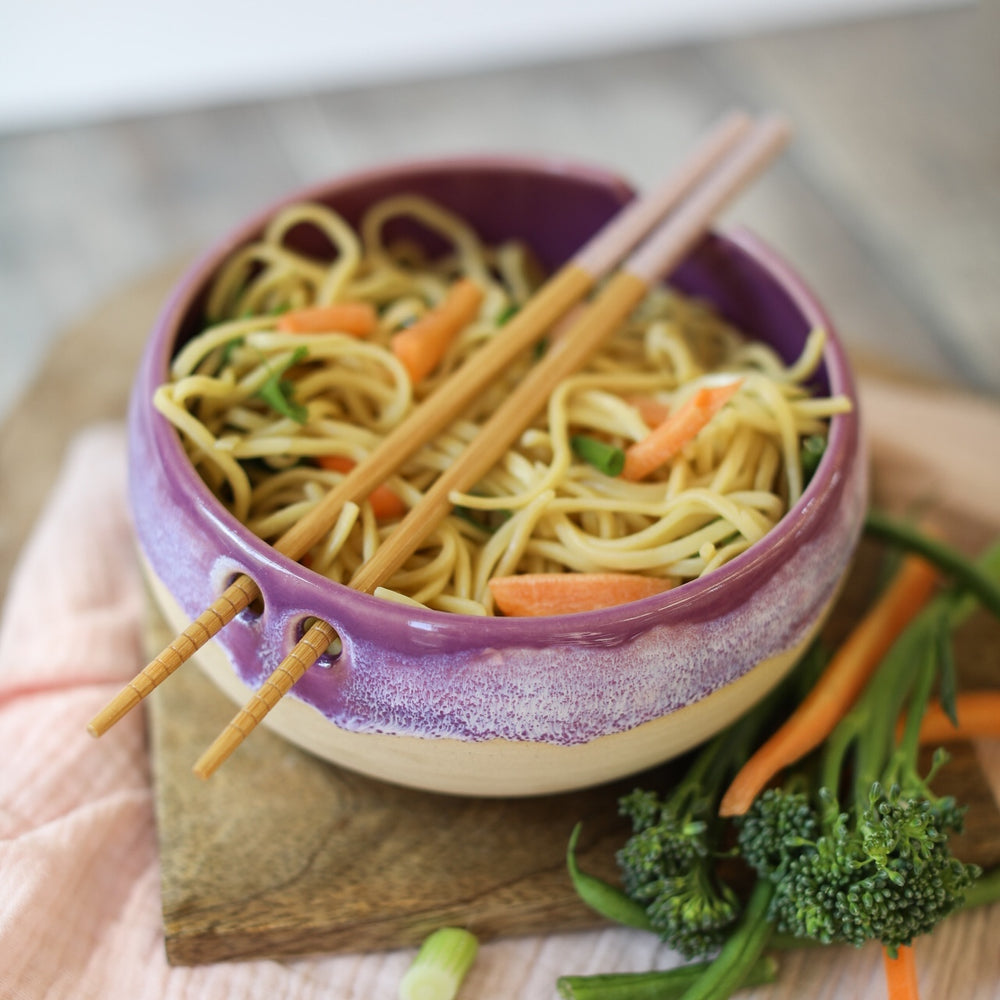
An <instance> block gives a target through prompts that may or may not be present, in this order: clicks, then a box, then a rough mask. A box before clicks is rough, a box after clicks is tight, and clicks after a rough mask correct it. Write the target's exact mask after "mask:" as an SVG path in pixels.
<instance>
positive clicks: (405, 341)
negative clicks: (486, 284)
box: [392, 278, 483, 385]
mask: <svg viewBox="0 0 1000 1000" xmlns="http://www.w3.org/2000/svg"><path fill="white" fill-rule="evenodd" d="M482 301H483V292H482V289H481V288H480V287H479V286H478V285H477V284H476V283H475V282H474V281H472V280H471V279H469V278H462V279H460V280H459V281H456V282H455V284H453V285H452V286H451V288H449V289H448V294H447V295H446V296H445V297H444V299H443V300H442V301H441V302H440V303H439V304H438V305H437V306H435V307H434V308H433V309H431V310H430V311H429V312H428V313H426V314H425V315H423V316H421V317H420V319H418V320H417V321H416V322H415V323H414V324H413V325H412V326H408V327H407V328H406V329H405V330H400V331H399V333H397V334H396V335H395V336H394V337H393V338H392V352H393V354H395V355H396V357H397V358H399V360H400V361H402V363H403V365H404V367H405V368H406V370H407V371H408V372H409V374H410V381H411V382H412V383H413V384H414V385H416V384H417V383H418V382H420V381H421V380H423V379H425V378H426V377H427V376H428V375H430V373H431V372H432V371H434V369H435V368H436V367H437V366H438V364H439V363H440V361H441V359H442V358H443V357H444V355H445V352H446V351H447V350H448V347H449V345H450V344H451V342H452V341H453V340H454V339H455V337H456V336H457V335H458V334H459V333H460V332H461V331H462V329H463V328H465V327H466V326H468V325H469V323H471V322H472V321H473V320H474V319H475V318H476V316H477V315H478V313H479V307H480V305H481V304H482Z"/></svg>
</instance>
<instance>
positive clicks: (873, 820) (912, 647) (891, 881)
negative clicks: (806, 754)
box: [739, 595, 978, 954]
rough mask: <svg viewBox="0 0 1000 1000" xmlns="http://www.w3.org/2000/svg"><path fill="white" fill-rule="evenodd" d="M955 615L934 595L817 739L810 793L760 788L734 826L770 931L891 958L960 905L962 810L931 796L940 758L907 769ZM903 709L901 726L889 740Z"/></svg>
mask: <svg viewBox="0 0 1000 1000" xmlns="http://www.w3.org/2000/svg"><path fill="white" fill-rule="evenodd" d="M956 608H957V605H956V603H955V599H954V597H953V596H951V595H948V596H944V597H941V598H938V599H937V600H936V601H935V602H934V603H932V604H931V605H930V606H929V607H928V608H927V609H926V610H925V611H924V612H923V613H921V615H920V616H919V617H918V618H917V619H915V621H914V622H913V623H912V625H911V626H910V627H909V628H908V629H907V631H906V632H905V633H904V634H903V636H902V637H901V638H900V640H899V642H897V644H896V645H895V647H894V648H893V649H892V651H891V652H890V653H889V655H888V656H887V657H886V659H885V660H884V661H883V664H882V666H881V667H880V669H879V671H878V673H877V674H876V675H875V677H874V678H873V680H872V681H871V682H870V684H869V685H868V687H867V688H866V690H865V692H864V693H863V694H862V696H861V698H860V699H859V700H858V701H857V703H856V704H855V706H854V707H853V708H852V710H851V711H850V712H849V713H848V714H847V715H846V716H845V717H844V719H843V720H842V721H841V722H840V724H839V725H838V726H837V728H836V729H835V730H834V732H833V733H832V734H831V736H830V738H829V740H828V741H827V743H826V745H825V747H824V749H823V752H822V754H821V758H820V777H819V782H818V792H817V793H816V794H815V795H814V796H812V797H810V796H808V795H806V794H805V793H804V792H803V791H801V790H800V789H798V788H796V787H793V785H792V784H789V785H787V786H786V787H785V788H783V789H772V790H770V791H768V792H766V793H764V794H763V795H761V796H759V797H758V799H757V801H756V802H755V803H754V805H753V806H752V807H751V809H750V811H749V812H748V813H747V815H746V817H745V818H744V819H743V820H742V822H741V824H740V825H741V830H740V838H739V840H740V849H741V852H742V853H743V856H744V857H745V858H746V860H747V861H748V862H749V863H750V864H751V865H753V867H754V868H756V870H757V872H758V874H759V875H761V876H763V877H765V878H769V879H770V880H771V881H772V882H773V883H774V885H775V892H774V896H773V899H772V901H771V907H770V913H769V915H770V919H771V920H772V921H774V923H775V925H776V928H777V930H778V931H779V932H782V933H786V934H791V935H794V936H796V937H801V938H809V939H812V940H816V941H821V942H823V943H831V942H843V943H849V944H854V945H861V944H863V943H865V942H866V941H870V940H878V941H880V942H881V943H882V944H883V945H884V946H885V947H886V948H887V949H888V950H889V952H890V953H891V954H894V953H895V951H896V949H898V948H899V947H900V946H901V945H908V944H910V942H911V941H912V940H913V938H915V937H917V936H918V935H920V934H925V933H927V932H929V931H930V930H932V929H933V928H934V927H935V926H936V924H937V923H938V922H939V921H940V920H941V919H943V918H944V917H945V916H947V915H948V914H949V913H951V912H952V911H953V910H955V909H957V908H958V907H959V906H961V905H962V901H963V898H964V895H965V891H966V890H967V889H968V888H969V887H970V886H971V885H972V883H973V881H974V880H975V878H976V876H977V875H978V869H977V868H976V867H975V866H974V865H966V864H963V863H962V862H961V861H959V860H957V859H956V858H955V857H954V856H953V855H952V853H951V849H950V846H949V836H950V834H952V833H954V832H958V831H960V830H961V827H962V821H963V810H962V809H961V808H960V807H959V806H958V805H957V804H956V802H955V801H954V799H953V798H951V797H950V796H938V795H936V794H935V793H934V791H933V790H932V788H931V781H932V780H933V777H934V774H935V773H936V771H937V770H938V768H939V767H940V766H941V765H942V764H943V763H944V761H945V755H944V754H943V753H941V752H939V753H938V754H937V755H936V756H935V762H934V765H933V766H932V768H931V772H930V773H929V774H927V775H922V774H921V773H920V769H919V764H918V750H919V744H918V736H919V720H920V718H921V716H922V714H923V711H924V708H925V706H926V704H927V701H928V698H929V697H930V694H931V692H932V690H933V687H934V685H935V683H936V682H937V672H938V666H939V662H940V661H939V656H938V653H937V650H938V649H939V648H940V640H941V635H942V629H945V628H950V624H951V623H952V621H953V620H954V619H955V618H956ZM904 709H905V710H906V712H907V718H908V719H909V720H910V721H909V723H908V725H907V728H906V730H905V731H904V733H903V735H902V737H901V738H900V739H899V741H898V743H897V742H896V739H895V728H896V720H897V719H898V718H899V717H900V714H901V713H902V712H903V710H904ZM845 784H846V785H847V787H848V788H849V791H847V792H846V793H845V794H843V796H842V792H841V789H842V788H843V787H844V786H845Z"/></svg>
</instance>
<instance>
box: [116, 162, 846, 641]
mask: <svg viewBox="0 0 1000 1000" xmlns="http://www.w3.org/2000/svg"><path fill="white" fill-rule="evenodd" d="M498 170H501V171H515V172H523V173H526V174H532V173H535V174H537V173H542V174H545V175H548V176H557V175H565V176H567V177H569V178H571V179H574V180H576V179H582V180H585V181H592V182H595V183H597V184H600V185H603V186H606V187H608V188H609V189H610V190H611V191H612V192H614V194H615V195H617V196H618V197H619V198H620V199H621V202H622V204H623V205H624V204H625V202H626V201H627V200H628V199H629V198H631V197H634V194H635V189H634V188H633V187H632V186H631V185H630V184H629V183H628V182H627V181H625V180H624V179H623V178H622V177H621V176H620V175H618V174H617V173H614V172H613V171H610V170H607V169H605V168H603V167H601V166H598V165H594V164H589V163H584V162H577V161H574V160H572V159H569V158H563V157H547V156H538V157H534V156H530V155H518V154H497V155H490V154H476V155H472V156H449V157H435V158H427V159H408V160H405V161H400V162H398V163H389V164H385V165H380V166H375V167H372V168H363V169H358V170H354V171H351V172H349V173H345V174H340V175H337V176H335V177H332V178H329V179H327V180H325V181H320V182H316V183H313V184H310V185H308V186H306V187H303V188H300V189H298V190H296V191H293V192H291V193H290V194H286V195H284V196H282V197H281V198H279V199H276V200H274V201H272V202H271V203H270V204H269V205H267V206H266V207H265V208H263V209H261V210H259V211H257V212H254V213H253V214H252V215H251V216H250V217H249V218H247V219H246V220H245V221H243V222H242V223H240V224H238V225H237V226H236V227H235V228H234V229H232V230H231V231H230V232H229V233H228V234H227V235H225V236H223V237H222V238H221V239H219V240H218V241H216V242H215V243H214V244H213V245H212V246H211V247H209V248H208V250H207V251H206V252H204V253H203V254H202V255H201V256H200V257H198V258H197V259H196V260H195V261H194V263H193V264H192V265H191V266H190V267H189V268H188V269H187V270H186V272H185V273H184V274H183V275H182V276H181V278H180V279H179V280H178V281H177V283H176V284H175V285H174V287H173V289H172V291H171V293H170V295H169V297H168V299H167V301H166V303H165V305H164V307H163V309H162V311H161V313H160V315H159V316H158V318H157V320H156V322H155V325H154V327H153V331H152V334H151V337H150V340H151V343H150V344H148V345H147V350H146V356H145V359H144V362H143V368H144V371H143V372H142V373H141V374H140V377H139V378H138V379H137V382H136V389H135V393H134V397H133V403H134V405H140V404H138V403H137V397H138V395H139V394H140V393H141V392H143V391H144V390H145V389H146V388H149V389H150V390H151V389H153V388H155V385H153V383H154V382H155V383H156V384H157V385H158V384H159V381H162V380H163V377H165V375H166V372H167V370H168V367H169V363H170V359H171V357H172V356H173V353H174V345H175V343H176V339H177V334H178V332H179V330H180V329H181V326H182V324H183V322H184V320H185V318H186V316H187V314H188V311H189V309H190V308H191V306H192V305H193V304H194V303H195V302H196V301H197V299H198V297H199V295H200V294H202V292H203V291H204V289H205V287H206V285H207V282H208V281H209V279H210V277H211V275H212V273H213V272H214V270H215V269H216V268H217V267H218V266H219V264H220V263H221V262H222V260H223V259H224V258H225V257H227V256H228V255H229V254H230V253H232V252H233V250H234V249H235V248H237V247H239V246H242V245H243V244H244V243H245V242H246V241H247V240H249V239H251V238H253V237H254V236H255V235H256V234H257V233H259V232H260V231H261V229H262V228H263V226H264V225H265V224H266V222H267V221H268V220H269V219H270V218H272V217H273V215H274V214H275V213H276V212H277V211H279V210H280V209H281V208H283V207H285V206H287V205H289V204H292V203H294V202H297V201H301V200H305V199H310V198H311V199H319V200H333V199H335V198H336V197H337V195H338V193H340V192H344V191H347V190H350V189H352V188H354V187H356V186H358V185H372V184H375V183H379V182H384V181H393V180H396V179H400V180H401V179H403V178H406V177H412V176H413V175H414V173H415V172H425V171H456V172H459V171H465V172H469V171H473V172H475V171H481V172H488V171H489V172H496V171H498ZM705 239H706V240H716V241H719V242H721V243H722V244H723V245H729V246H731V247H733V248H735V249H736V250H737V251H738V252H739V253H741V254H742V255H744V256H745V257H748V258H750V261H751V263H752V264H753V265H754V266H755V267H756V268H758V269H760V270H761V271H762V272H764V273H765V274H766V275H768V276H769V277H770V278H771V279H772V280H773V281H774V283H775V284H776V285H777V286H778V287H779V288H780V290H781V291H782V292H783V293H784V294H785V295H786V296H787V297H788V298H789V300H790V301H791V303H792V305H793V306H794V307H795V309H796V310H797V311H798V312H800V313H801V315H802V316H803V318H804V319H805V321H806V323H807V324H808V325H809V326H810V328H815V327H822V328H823V329H824V330H825V331H826V333H827V341H826V344H825V347H824V351H823V363H824V365H825V367H826V371H827V375H828V379H829V385H830V391H831V393H836V394H844V395H847V396H848V397H849V398H850V399H851V400H852V410H851V412H849V413H845V414H838V415H836V416H834V417H833V418H831V420H830V431H829V437H828V444H827V448H826V450H825V452H824V454H823V456H822V459H821V461H820V463H819V466H818V467H817V469H816V471H815V473H814V474H813V476H812V478H811V480H810V482H809V484H808V485H807V487H806V489H805V490H804V491H803V494H802V496H801V497H800V498H799V500H798V501H797V502H796V503H795V504H794V505H793V506H792V507H791V508H790V509H789V510H788V511H786V512H785V514H784V515H783V516H782V518H781V519H780V521H779V522H778V523H777V524H776V525H775V526H774V527H773V528H772V529H771V530H770V531H769V532H768V533H767V534H766V535H765V536H764V537H763V538H762V539H760V540H759V541H758V542H756V543H754V544H753V545H751V546H749V547H748V548H747V549H746V550H745V551H744V552H742V553H740V554H739V555H738V556H735V557H734V558H733V559H731V560H730V561H728V562H727V563H725V564H724V565H722V566H720V567H719V568H717V569H715V570H712V571H710V572H709V573H707V574H705V575H704V576H701V577H698V578H696V579H694V580H688V581H685V582H684V583H683V584H682V585H680V586H678V587H675V588H673V589H671V590H669V591H666V592H664V593H663V594H660V595H655V596H652V597H647V598H643V599H641V600H638V601H633V602H630V603H628V604H623V605H616V606H613V607H610V608H602V609H598V610H592V611H581V612H575V613H573V614H564V615H552V616H545V617H510V618H506V617H502V616H489V617H482V616H476V615H462V614H456V613H454V612H447V611H439V610H436V609H432V608H421V607H417V606H413V605H408V604H404V603H397V602H393V601H389V600H386V599H384V598H380V597H377V596H375V595H372V594H367V593H364V592H361V591H356V590H352V589H351V588H350V587H348V586H346V585H344V584H339V583H336V582H334V581H332V580H330V579H328V578H327V577H324V576H321V575H319V574H317V573H314V572H313V571H312V570H309V569H308V568H307V567H305V566H302V565H301V564H300V563H298V562H296V561H294V560H292V559H289V558H288V557H286V556H283V555H282V554H280V553H279V552H277V550H275V549H274V548H273V547H272V546H271V545H270V544H269V543H267V542H264V541H263V540H261V539H259V538H258V537H257V536H255V535H253V534H252V533H251V532H249V530H248V529H247V528H246V527H245V526H244V525H243V524H242V523H241V522H240V521H238V520H237V519H236V518H235V517H234V516H233V515H232V514H231V513H230V512H229V511H228V510H227V509H226V508H225V506H224V505H223V504H222V503H221V501H219V500H218V499H217V498H216V497H215V495H214V494H213V493H212V492H211V491H210V490H209V488H208V486H207V485H206V484H205V483H204V481H203V480H202V479H201V477H200V476H199V475H198V473H197V471H196V470H195V468H194V466H193V465H192V464H191V462H190V461H189V460H188V458H187V455H186V453H185V452H184V449H183V446H182V443H181V439H180V435H179V434H178V433H177V432H176V431H175V429H174V428H173V425H172V424H170V423H169V421H167V420H166V418H164V417H162V415H160V414H159V413H156V412H153V413H152V414H151V416H152V418H153V420H152V426H151V428H150V429H151V432H152V435H153V438H154V442H155V449H156V450H157V451H158V452H159V454H160V455H162V456H163V457H164V460H166V461H170V460H172V461H173V463H174V465H175V466H176V467H177V470H178V471H179V473H180V475H181V482H180V483H178V484H177V485H178V486H179V487H182V488H183V492H184V494H185V495H186V496H188V497H190V498H191V500H192V501H193V502H194V503H196V504H197V505H198V506H199V508H200V509H201V511H202V512H203V513H204V514H205V515H206V516H207V517H208V519H209V520H210V521H211V522H214V524H215V526H216V527H217V528H219V529H221V530H222V531H223V533H224V534H225V535H228V536H230V537H235V538H238V539H239V540H240V544H241V551H239V552H226V553H220V555H224V556H227V557H228V558H229V559H230V561H231V562H232V563H233V565H234V567H235V568H234V569H233V571H232V573H231V574H230V579H231V578H232V577H233V576H235V575H236V574H237V573H239V572H246V573H247V574H248V575H249V576H250V577H251V578H254V579H255V580H256V577H257V575H258V574H259V573H260V572H261V571H262V570H267V569H269V568H271V567H273V568H274V570H276V571H278V572H279V573H280V574H288V573H291V574H294V575H296V576H298V577H299V578H300V579H301V580H303V581H305V582H307V583H309V584H311V585H312V588H314V589H315V591H316V593H317V603H318V604H323V605H329V604H332V603H333V602H335V601H336V602H339V601H345V602H348V603H349V604H350V607H351V611H350V614H351V618H352V620H353V622H354V627H355V628H357V627H358V626H359V625H361V626H366V625H367V626H370V627H371V628H372V629H374V630H376V634H377V632H378V631H379V630H381V629H384V628H385V624H386V622H385V618H386V616H387V615H388V616H390V620H391V621H392V622H394V623H395V625H396V627H408V628H409V629H412V630H416V631H420V632H425V633H426V632H434V633H437V634H438V636H439V637H440V638H441V639H443V640H447V638H448V637H452V639H453V641H460V642H462V643H465V642H467V636H466V635H465V633H466V632H467V631H468V630H469V629H473V630H475V633H476V645H479V646H493V645H497V646H501V645H509V644H511V643H512V642H516V643H517V644H518V645H527V646H531V645H547V644H550V643H553V642H558V641H570V642H572V641H580V640H584V641H587V642H590V643H592V642H598V643H600V642H602V641H604V642H608V643H612V642H613V643H615V644H617V643H619V642H622V641H626V640H627V639H628V638H629V637H630V636H631V635H635V634H639V633H641V632H643V631H646V630H647V629H648V628H650V627H651V626H652V625H654V624H656V625H662V624H669V623H670V622H672V621H680V620H684V621H700V620H706V619H709V618H713V617H717V616H718V614H719V613H720V611H721V612H724V611H725V609H726V607H727V606H732V604H734V603H737V602H738V600H739V596H738V595H739V594H740V593H741V592H743V589H744V588H743V586H742V583H743V582H744V581H750V580H752V579H753V578H754V577H755V576H757V575H758V574H769V573H770V572H773V571H774V570H776V569H777V567H778V566H780V565H781V564H782V563H783V562H784V560H785V559H786V558H787V556H788V554H790V553H792V552H794V550H795V549H796V548H797V547H798V546H799V545H800V544H802V543H803V542H804V541H805V540H807V539H808V538H809V537H810V536H811V535H812V534H813V533H814V531H815V530H817V529H818V526H819V522H820V520H821V518H822V515H823V512H824V510H825V509H826V505H825V504H824V497H828V495H829V494H830V493H831V491H833V492H834V493H835V492H836V491H835V490H833V487H834V486H835V485H836V484H837V483H838V481H840V480H841V479H842V478H843V476H844V474H845V469H844V464H845V463H848V464H849V463H850V462H851V461H852V459H853V458H854V457H855V456H856V453H857V450H858V442H859V437H860V434H859V427H858V397H857V391H856V386H855V380H854V377H853V375H852V372H851V367H850V364H849V361H848V358H847V355H846V351H845V349H844V346H843V343H842V342H841V340H840V337H839V335H838V333H837V331H836V328H835V326H834V324H833V323H832V321H831V319H830V317H829V316H828V314H827V312H826V310H825V309H824V307H823V306H822V305H821V304H820V302H819V300H818V299H817V298H816V296H815V295H814V293H813V292H812V290H811V288H810V287H809V286H808V285H807V284H806V282H805V281H804V280H803V279H802V277H801V276H800V275H799V274H798V272H797V271H796V270H795V269H794V268H793V267H792V266H791V265H790V264H789V263H788V262H787V261H785V260H784V259H783V258H782V257H781V256H780V255H779V254H778V253H777V252H776V251H775V250H773V249H772V248H771V247H770V246H769V245H768V244H767V243H766V242H765V241H764V240H762V239H761V238H760V237H758V236H757V235H755V234H754V233H752V232H751V231H750V230H749V229H747V228H745V227H739V228H733V229H727V230H715V229H713V230H710V231H709V233H708V234H707V235H706V237H705ZM154 347H155V348H156V350H153V348H154ZM157 372H158V373H159V376H160V379H159V381H157V379H156V377H155V376H156V373H157ZM150 400H151V391H150V392H148V393H147V401H146V405H148V406H149V407H150V409H151V408H152V405H151V402H150ZM247 564H250V565H251V566H253V567H254V568H245V569H241V568H240V567H241V566H245V565H247ZM256 582H258V585H260V581H256ZM261 589H262V591H263V592H264V596H265V602H266V601H267V593H266V590H267V588H266V587H261ZM727 595H729V596H727ZM313 613H315V612H311V611H308V610H306V609H303V610H302V612H301V614H302V617H303V618H305V617H306V616H308V615H310V614H313ZM323 614H324V617H326V618H327V619H328V620H329V621H330V624H331V625H333V626H334V628H337V627H338V625H337V622H336V621H335V620H333V618H332V617H330V616H328V615H326V613H325V611H324V612H323ZM459 631H460V632H461V633H462V635H461V636H460V635H459V634H458V633H459Z"/></svg>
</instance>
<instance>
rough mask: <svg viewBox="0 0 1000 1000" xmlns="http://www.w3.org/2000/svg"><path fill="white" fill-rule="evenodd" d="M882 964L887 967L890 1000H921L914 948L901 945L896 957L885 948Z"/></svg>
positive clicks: (886, 979) (886, 980)
mask: <svg viewBox="0 0 1000 1000" xmlns="http://www.w3.org/2000/svg"><path fill="white" fill-rule="evenodd" d="M882 962H883V965H884V967H885V985H886V996H887V998H888V1000H919V998H920V990H919V988H918V986H917V962H916V958H915V957H914V954H913V948H912V947H908V946H907V945H901V946H900V947H899V948H898V949H897V951H896V955H895V957H893V956H892V955H890V954H889V949H888V948H885V947H883V949H882Z"/></svg>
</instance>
